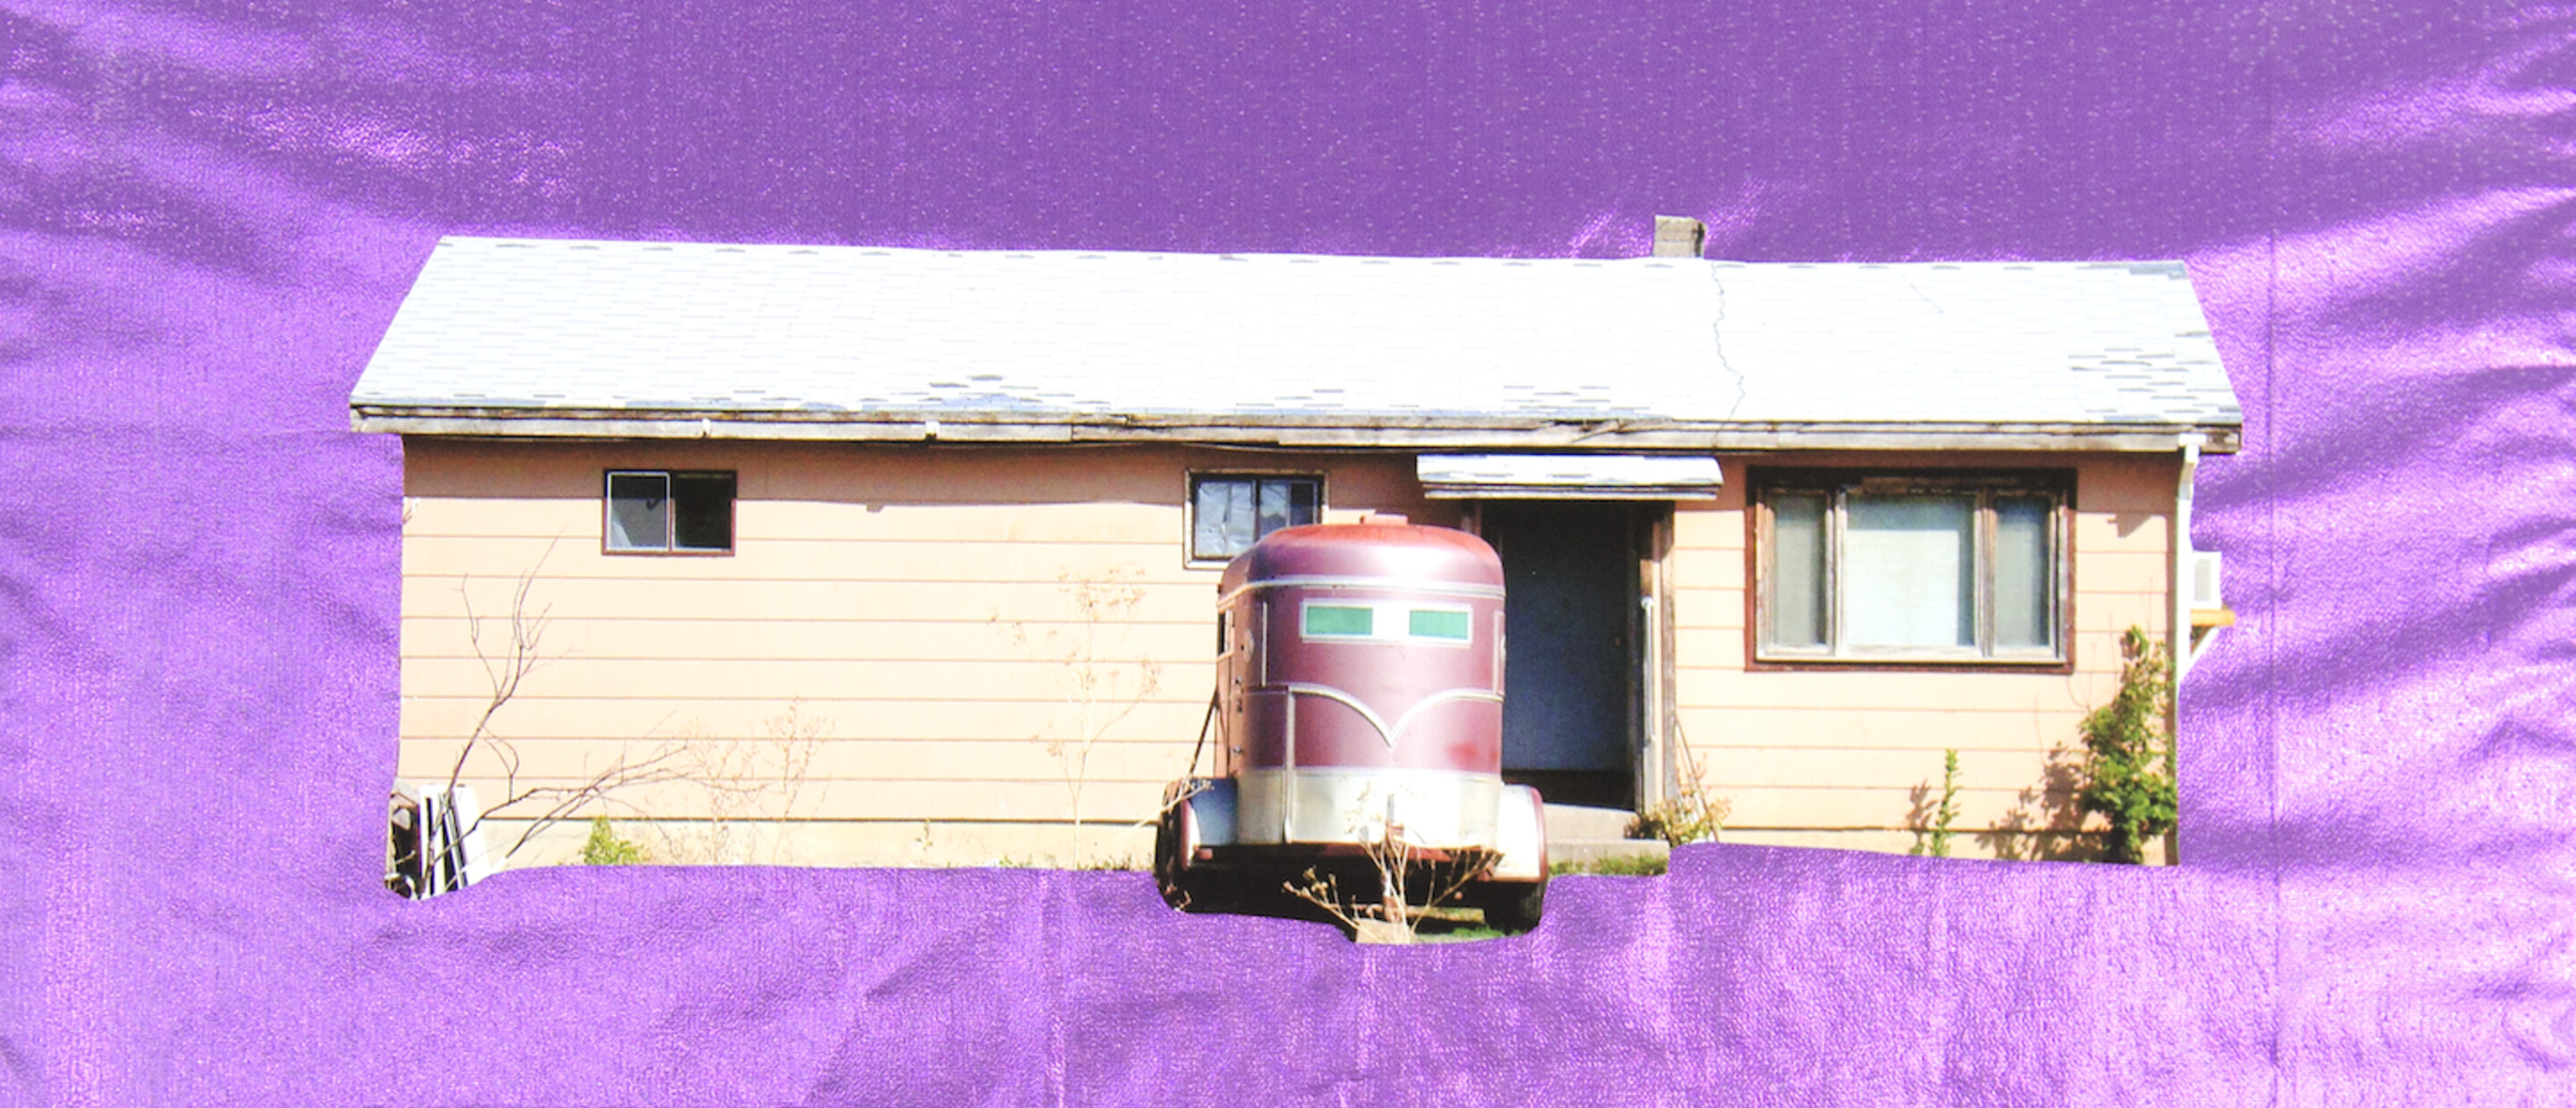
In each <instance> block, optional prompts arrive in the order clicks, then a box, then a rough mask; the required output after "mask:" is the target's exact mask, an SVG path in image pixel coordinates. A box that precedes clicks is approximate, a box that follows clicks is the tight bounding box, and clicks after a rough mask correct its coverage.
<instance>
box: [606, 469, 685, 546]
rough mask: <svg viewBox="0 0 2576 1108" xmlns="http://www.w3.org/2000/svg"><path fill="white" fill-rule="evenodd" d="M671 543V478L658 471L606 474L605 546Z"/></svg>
mask: <svg viewBox="0 0 2576 1108" xmlns="http://www.w3.org/2000/svg"><path fill="white" fill-rule="evenodd" d="M670 546H671V478H670V476H669V475H668V474H662V473H612V474H609V475H608V548H609V549H610V550H667V549H670Z"/></svg>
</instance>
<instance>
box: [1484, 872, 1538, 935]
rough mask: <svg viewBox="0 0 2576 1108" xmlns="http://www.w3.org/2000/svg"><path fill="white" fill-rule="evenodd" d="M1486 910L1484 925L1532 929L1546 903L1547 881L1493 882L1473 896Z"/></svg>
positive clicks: (1519, 929)
mask: <svg viewBox="0 0 2576 1108" xmlns="http://www.w3.org/2000/svg"><path fill="white" fill-rule="evenodd" d="M1475 906H1476V907H1478V908H1482V909H1484V911H1485V926H1487V927H1491V928H1493V929H1494V930H1496V931H1511V932H1521V931H1534V930H1537V928H1538V921H1539V916H1540V915H1541V914H1542V913H1543V912H1544V911H1545V910H1546V907H1547V882H1545V881H1531V882H1526V883H1524V882H1519V881H1513V882H1508V883H1505V882H1496V883H1494V884H1490V885H1487V886H1485V888H1484V889H1483V890H1482V891H1481V892H1479V893H1478V894H1477V896H1476V900H1475Z"/></svg>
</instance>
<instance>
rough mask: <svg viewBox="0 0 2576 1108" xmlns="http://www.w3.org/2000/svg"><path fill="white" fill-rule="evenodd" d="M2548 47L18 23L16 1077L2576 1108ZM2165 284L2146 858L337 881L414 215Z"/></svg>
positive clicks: (92, 6) (26, 1100)
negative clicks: (2177, 260) (1258, 915)
mask: <svg viewBox="0 0 2576 1108" xmlns="http://www.w3.org/2000/svg"><path fill="white" fill-rule="evenodd" d="M2571 31H2576V16H2571V14H2570V13H2569V11H2568V9H2565V8H2539V7H2533V8H2529V9H2527V10H2520V11H2517V10H2516V9H2515V8H2514V7H2512V6H2508V5H2503V4H2478V3H2467V4H2458V3H2417V4H2399V3H2386V2H2370V0H2360V2H2356V3H2348V4H2336V3H2306V4H2300V3H2278V4H2272V5H2268V6H2256V5H2252V4H2242V3H2233V4H2231V3H2198V4H2194V3H2178V2H2162V3H2159V2H2152V0H2151V2H2144V3H2142V2H2138V0H2090V2H2087V0H2072V2H2069V0H1994V2H1980V3H1976V4H1924V3H1921V2H1919V0H1905V2H1897V0H1882V2H1878V3H1859V2H1835V0H1823V2H1821V3H1819V2H1817V0H1724V2H1704V3H1674V2H1657V3H1650V4H1638V3H1613V2H1603V0H1554V2H1547V3H1478V4H1468V3H1433V4H1409V3H1394V2H1378V0H1366V2H1346V3H1342V4H1315V3H1250V4H1236V5H1225V4H1208V3H1203V2H1195V0H1153V2H1148V3H1128V4H1038V3H1021V4H1008V3H992V4H981V5H969V4H959V3H951V2H938V3H933V2H926V0H892V2H888V3H874V4H845V3H804V4H801V5H797V6H790V5H787V4H782V3H760V2H753V3H724V2H716V0H698V2H691V3H671V2H661V3H652V4H648V5H641V6H639V5H635V4H629V3H605V2H568V3H545V4H482V3H462V2H453V0H449V2H420V3H403V4H388V3H376V4H330V3H319V2H313V3H308V2H300V0H280V2H276V3H265V4H259V5H226V6H224V7H223V8H221V9H217V8H216V7H215V6H213V5H207V6H205V7H204V8H203V10H200V9H199V8H196V7H192V6H189V5H185V4H152V3H141V2H125V3H87V2H83V0H25V2H22V3H17V4H12V5H10V7H9V9H8V10H7V11H6V13H4V14H0V58H5V59H6V64H7V66H8V69H7V78H6V80H5V82H0V121H5V122H0V144H4V147H5V162H0V166H5V168H0V236H5V237H0V357H5V365H6V367H7V369H6V373H5V375H0V654H5V668H0V1103H10V1104H42V1105H129V1104H131V1105H143V1104H173V1105H178V1104H185V1105H221V1104H244V1105H270V1104H313V1105H396V1104H400V1105H503V1104H525V1105H744V1104H819V1105H842V1104H847V1105H942V1106H946V1105H966V1104H1011V1105H1017V1104H1083V1105H1091V1104H1109V1105H1115V1104H1174V1105H1196V1104H1283V1105H1284V1104H1313V1105H1377V1104H1388V1105H1414V1104H1437V1105H1453V1104H1454V1105H1481V1104H1527V1105H1572V1104H1600V1105H1616V1104H1635V1105H1721V1104H1744V1105H1822V1104H1851V1105H1907V1104H2080V1105H2093V1104H2143V1105H2174V1104H2192V1105H2235V1104H2290V1105H2311V1104H2314V1105H2323V1104H2338V1105H2342V1104H2400V1103H2403V1104H2471V1103H2477V1104H2549V1103H2569V1102H2571V1101H2576V1092H2571V1090H2576V895H2571V883H2576V845H2572V844H2571V835H2576V831H2572V830H2571V827H2576V727H2572V726H2571V724H2570V723H2569V716H2570V713H2571V709H2576V690H2571V672H2576V671H2571V658H2576V648H2571V646H2570V644H2571V642H2576V525H2571V516H2572V515H2576V509H2571V505H2576V449H2571V443H2576V372H2572V369H2576V356H2571V353H2570V341H2571V331H2576V324H2571V323H2570V320H2571V318H2576V308H2572V307H2571V305H2576V297H2571V284H2576V258H2571V242H2576V240H2571V238H2570V235H2571V229H2570V213H2571V208H2576V185H2571V184H2570V179H2569V176H2568V173H2567V167H2568V166H2569V164H2570V160H2571V157H2576V147H2571V141H2576V140H2571V137H2570V136H2571V135H2576V93H2571V92H2570V91H2569V90H2570V87H2571V86H2570V80H2569V75H2570V74H2571V73H2576V50H2571V47H2570V42H2571ZM1658 213H1668V214H1678V215H1692V216H1698V217H1700V218H1703V219H1705V220H1707V221H1708V222H1709V224H1710V229H1711V242H1710V252H1711V253H1712V254H1713V255H1718V256H1725V257H1735V258H1745V259H1755V260H1797V259H1809V260H1813V259H1880V260H1895V259H1943V258H1949V259H1970V258H2164V257H2182V258H2185V259H2188V260H2189V261H2190V263H2191V265H2192V270H2193V273H2194V275H2195V277H2196V280H2197V282H2198V288H2199V291H2200V295H2201V298H2202V300H2203V302H2204V304H2205V305H2206V306H2207V309H2208V313H2209V317H2210V321H2211V323H2212V326H2213V327H2214V329H2215V332H2216V335H2217V339H2218V342H2219V345H2220V347H2221V349H2222V351H2223V352H2224V355H2225V360H2226V364H2227V368H2228V371H2229V373H2230V375H2231V377H2232V378H2233V380H2234V382H2235V384H2236V388H2237V391H2238V394H2239V395H2240V397H2241V398H2242V400H2243V404H2244V408H2245V412H2246V421H2247V422H2246V449H2245V451H2244V452H2243V453H2242V454H2239V455H2237V456H2234V457H2225V458H2214V459H2212V460H2210V461H2209V462H2208V463H2207V464H2206V465H2205V466H2204V467H2203V468H2202V470H2201V478H2200V496H2199V504H2198V512H2199V517H2198V524H2199V526H2198V539H2199V542H2200V544H2201V545H2202V546H2204V547H2208V548H2212V549H2216V550H2220V551H2223V552H2224V554H2225V555H2226V559H2227V588H2228V592H2229V601H2230V603H2231V606H2232V607H2233V608H2234V609H2235V610H2236V611H2237V612H2238V613H2239V615H2240V617H2241V618H2242V622H2241V623H2240V624H2239V625H2238V626H2236V627H2234V628H2232V629H2230V630H2228V631H2227V632H2225V633H2224V634H2223V635H2222V637H2221V638H2220V639H2219V640H2218V641H2217V644H2216V646H2215V648H2214V649H2213V651H2212V652H2211V653H2210V654H2209V655H2208V656H2207V657H2206V658H2205V659H2204V660H2203V661H2202V663H2201V664H2200V666H2199V668H2198V669H2197V670H2196V671H2194V673H2193V674H2192V676H2191V680H2190V682H2189V683H2188V685H2187V687H2186V688H2185V690H2184V696H2183V700H2184V717H2185V732H2186V735H2185V741H2184V743H2183V747H2182V775H2183V783H2182V789H2183V792H2182V795H2183V819H2184V826H2183V832H2182V854H2183V857H2184V858H2185V860H2186V864H2184V865H2183V866H2181V867H2179V868H2167V869H2145V868H2123V867H2113V866H2088V865H2059V864H2027V863H1989V862H1978V861H1944V860H1929V859H1916V858H1906V857H1893V856H1882V855H1873V854H1854V853H1842V852H1830V851H1814V850H1790V849H1753V848H1745V847H1734V846H1713V847H1694V848H1688V849H1685V850H1683V851H1681V852H1680V853H1679V854H1678V855H1677V856H1676V857H1675V860H1674V869H1673V873H1672V874H1671V876H1669V877H1667V878H1664V879H1661V880H1614V879H1567V880H1563V881H1561V882H1560V883H1559V884H1558V885H1557V886H1556V888H1555V889H1554V890H1553V892H1552V893H1551V896H1550V904H1549V908H1550V911H1549V916H1548V921H1547V923H1546V925H1545V926H1543V927H1542V928H1540V929H1539V930H1538V931H1537V932H1535V933H1533V934H1531V935H1528V936H1526V937H1521V938H1516V939H1510V940H1505V941H1496V942H1485V943H1472V944H1462V945H1455V946H1443V947H1433V948H1413V949H1398V948H1382V947H1366V948H1363V947H1355V946H1353V945H1351V944H1350V943H1348V942H1345V941H1344V940H1342V939H1341V938H1339V937H1338V936H1336V935H1334V934H1333V933H1331V932H1329V931H1326V930H1324V929H1322V928H1320V927H1314V926H1308V925H1301V924H1294V923H1286V922H1279V921H1271V920H1262V919H1249V918H1232V917H1183V916H1179V915H1176V914H1174V913H1171V912H1168V911H1166V910H1165V909H1164V908H1163V907H1162V906H1161V904H1160V903H1159V902H1158V901H1157V899H1156V898H1155V895H1154V892H1153V889H1152V887H1151V884H1150V882H1149V881H1148V879H1147V878H1146V877H1144V876H1143V875H1139V874H1120V873H1050V872H1033V871H1003V872H993V871H948V872H894V871H889V872H868V871H833V870H763V869H687V870H681V869H664V870H652V869H647V870H636V869H617V870H606V869H582V868H567V869H555V870H542V871H529V872H518V873H511V874H508V875H506V876H504V877H503V878H501V879H498V880H495V881H492V882H491V883H489V884H487V885H482V886H478V887H476V888H474V889H471V890H468V891H466V892H464V893H461V894H457V895H453V896H448V897H445V898H441V899H439V900H435V901H430V902H422V903H413V902H407V901H402V900H399V899H396V898H395V897H393V896H392V895H390V894H388V893H387V892H386V891H385V890H384V889H383V888H382V887H381V886H380V884H379V882H378V877H379V874H380V859H381V850H382V836H383V834H384V817H385V807H384V795H385V794H384V790H385V787H386V784H387V783H388V781H389V779H390V778H391V776H392V773H393V767H394V753H395V717H396V707H397V697H398V691H399V690H398V687H397V684H398V683H397V679H396V673H397V669H396V659H395V651H396V617H397V582H398V577H397V574H398V533H399V527H400V517H401V500H400V498H401V494H402V489H401V464H400V454H401V445H400V443H399V442H398V441H397V440H396V439H394V438H392V437H390V436H360V435H355V434H352V433H350V432H349V431H348V430H347V429H346V428H347V416H346V401H347V396H348V391H349V388H350V385H351V384H352V383H353V382H354V381H355V380H356V377H357V375H358V372H359V370H360V368H361V366H362V365H363V364H364V362H365V360H366V357H367V355H368V353H369V351H370V350H371V349H372V348H373V345H374V343H375V342H376V341H377V339H378V338H379V337H380V336H381V335H382V334H383V332H384V329H385V326H386V323H387V321H388V320H389V319H390V318H391V317H392V315H393V312H394V309H395V307H396V306H397V304H398V303H399V302H400V301H401V298H402V296H403V293H404V290H405V289H406V287H407V286H408V283H409V281H410V279H411V277H412V275H413V274H414V273H415V272H416V271H417V269H418V267H419V266H420V264H421V263H422V261H423V259H424V258H425V257H426V255H427V253H428V251H429V249H430V246H431V244H432V243H433V242H434V241H435V240H436V238H437V237H438V236H439V235H441V234H444V233H479V234H493V233H512V234H535V235H548V236H591V237H664V238H679V239H691V240H732V241H764V242H781V241H796V242H823V243H868V244H890V245H955V246H961V247H1046V248H1058V247H1088V248H1104V249H1168V250H1230V251H1289V250H1293V251H1317V252H1375V253H1395V254H1479V255H1491V254H1504V255H1523V256H1564V255H1585V256H1627V255H1635V254H1641V253H1644V252H1645V248H1646V245H1647V241H1648V237H1649V233H1650V220H1651V217H1652V216H1654V215H1656V214H1658Z"/></svg>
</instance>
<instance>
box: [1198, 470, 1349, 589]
mask: <svg viewBox="0 0 2576 1108" xmlns="http://www.w3.org/2000/svg"><path fill="white" fill-rule="evenodd" d="M1274 481H1275V482H1282V483H1285V482H1291V481H1303V482H1306V483H1307V484H1311V485H1313V486H1315V520H1314V522H1316V523H1322V522H1324V504H1325V500H1324V495H1325V491H1326V490H1325V483H1324V475H1323V474H1321V473H1315V472H1312V471H1305V470H1295V471H1289V470H1282V471H1275V472H1271V471H1259V470H1211V471H1208V472H1203V473H1198V472H1194V473H1191V474H1190V475H1189V481H1188V484H1187V487H1185V488H1184V489H1183V490H1182V496H1183V497H1184V499H1183V504H1184V506H1185V507H1186V509H1187V510H1186V511H1184V512H1183V513H1182V517H1183V518H1182V523H1183V528H1182V532H1181V552H1182V556H1183V558H1184V559H1185V560H1186V561H1187V562H1188V564H1189V565H1191V566H1194V567H1200V568H1208V567H1215V566H1222V565H1224V564H1226V563H1227V562H1230V561H1233V560H1234V558H1235V555H1237V554H1241V553H1242V551H1240V550H1238V551H1234V552H1232V553H1227V554H1203V553H1200V552H1199V543H1198V535H1199V487H1200V486H1201V485H1204V484H1208V483H1210V482H1246V483H1250V484H1251V485H1252V486H1253V489H1252V497H1253V510H1254V512H1255V513H1256V516H1257V514H1258V512H1259V511H1260V503H1261V485H1262V484H1263V483H1265V482H1274ZM1259 526H1260V524H1259V520H1258V519H1257V518H1256V519H1255V520H1254V533H1253V536H1252V541H1254V542H1260V541H1261V540H1262V539H1263V538H1265V537H1267V536H1268V534H1269V532H1267V531H1262V530H1260V529H1259ZM1272 530H1278V528H1272Z"/></svg>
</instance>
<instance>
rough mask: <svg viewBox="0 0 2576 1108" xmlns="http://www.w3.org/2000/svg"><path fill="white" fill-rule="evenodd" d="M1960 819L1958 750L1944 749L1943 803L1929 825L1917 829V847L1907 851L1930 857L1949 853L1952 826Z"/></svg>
mask: <svg viewBox="0 0 2576 1108" xmlns="http://www.w3.org/2000/svg"><path fill="white" fill-rule="evenodd" d="M1958 818H1959V752H1958V751H1956V750H1944V751H1942V752H1941V803H1940V805H1939V806H1938V807H1935V808H1933V809H1932V811H1931V814H1930V819H1929V820H1928V821H1927V822H1928V823H1929V824H1930V826H1928V827H1917V828H1916V829H1915V831H1914V849H1912V850H1909V851H1906V853H1908V854H1915V855H1921V856H1923V857H1927V858H1947V857H1949V856H1950V825H1951V824H1952V823H1953V822H1956V821H1957V820H1958Z"/></svg>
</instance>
